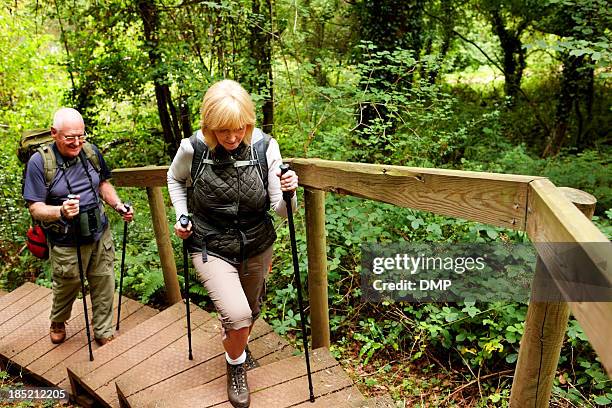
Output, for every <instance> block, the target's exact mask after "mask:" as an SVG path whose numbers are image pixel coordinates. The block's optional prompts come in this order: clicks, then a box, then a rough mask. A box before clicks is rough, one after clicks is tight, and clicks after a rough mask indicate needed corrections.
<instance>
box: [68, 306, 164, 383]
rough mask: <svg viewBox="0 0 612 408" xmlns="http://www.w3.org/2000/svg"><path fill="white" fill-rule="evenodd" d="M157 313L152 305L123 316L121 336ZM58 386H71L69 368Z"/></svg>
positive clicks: (69, 360)
mask: <svg viewBox="0 0 612 408" xmlns="http://www.w3.org/2000/svg"><path fill="white" fill-rule="evenodd" d="M157 313H159V311H158V310H156V309H153V308H152V307H147V306H145V307H142V308H140V309H139V310H137V311H136V312H135V313H132V314H131V315H129V316H127V317H126V318H125V319H124V318H123V316H121V329H120V331H119V336H121V335H122V334H126V333H127V332H128V331H130V330H131V329H133V328H135V327H137V326H138V325H140V324H141V323H143V322H144V321H146V320H148V319H151V318H152V317H153V316H155V315H156V314H157ZM119 338H121V337H118V338H117V340H119ZM111 344H112V343H109V344H107V345H106V346H105V347H104V348H106V347H109V346H110V345H111ZM104 348H103V349H100V351H101V350H104ZM96 358H97V357H96ZM80 360H81V362H83V359H82V358H81V359H80ZM87 361H89V360H87ZM94 361H95V360H94ZM70 362H71V359H68V360H66V362H65V364H66V365H68V364H69V363H70ZM57 386H58V387H60V388H63V389H68V390H69V389H70V388H71V385H70V379H69V378H68V370H66V372H65V373H64V378H63V379H62V380H61V381H60V382H59V384H57Z"/></svg>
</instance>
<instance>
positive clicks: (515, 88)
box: [491, 9, 525, 105]
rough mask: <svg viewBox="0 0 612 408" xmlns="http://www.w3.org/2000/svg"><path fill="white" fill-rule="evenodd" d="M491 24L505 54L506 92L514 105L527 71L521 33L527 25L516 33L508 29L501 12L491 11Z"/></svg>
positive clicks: (521, 25)
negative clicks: (525, 70) (524, 72)
mask: <svg viewBox="0 0 612 408" xmlns="http://www.w3.org/2000/svg"><path fill="white" fill-rule="evenodd" d="M491 23H492V25H493V30H494V32H495V34H497V36H498V37H499V41H500V44H501V47H502V50H503V53H504V58H503V61H504V77H505V82H504V91H505V93H506V96H507V97H509V98H510V104H511V105H513V104H514V102H515V100H516V97H517V96H518V94H519V91H520V89H521V79H522V77H523V71H524V69H525V50H524V49H523V44H522V43H521V33H522V32H523V30H524V27H525V24H524V23H521V24H520V25H519V27H518V28H517V29H516V30H515V31H511V30H508V29H506V27H505V24H504V20H503V18H502V16H501V13H500V10H499V9H496V10H492V11H491Z"/></svg>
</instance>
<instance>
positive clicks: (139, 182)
mask: <svg viewBox="0 0 612 408" xmlns="http://www.w3.org/2000/svg"><path fill="white" fill-rule="evenodd" d="M168 167H169V166H144V167H133V168H125V169H116V170H113V172H112V176H113V184H114V185H115V186H117V187H167V186H168V182H167V181H166V174H167V173H168Z"/></svg>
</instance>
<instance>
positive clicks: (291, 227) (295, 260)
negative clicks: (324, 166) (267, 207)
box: [280, 164, 315, 402]
mask: <svg viewBox="0 0 612 408" xmlns="http://www.w3.org/2000/svg"><path fill="white" fill-rule="evenodd" d="M280 169H281V176H282V175H283V174H285V173H286V172H288V171H289V165H288V164H283V165H281V166H280ZM292 196H293V194H292V193H291V192H289V191H283V199H284V200H285V204H286V206H287V220H288V221H289V237H290V238H291V254H292V256H293V273H294V275H295V283H296V287H297V295H298V305H299V307H300V323H301V324H302V341H303V343H304V353H305V354H306V372H307V373H308V389H309V391H310V402H315V397H314V392H313V390H312V374H311V373H310V357H309V355H308V337H307V336H306V321H305V319H304V301H303V300H302V282H301V279H300V267H299V264H298V255H297V244H296V242H295V227H294V225H293V208H292V207H291V197H292Z"/></svg>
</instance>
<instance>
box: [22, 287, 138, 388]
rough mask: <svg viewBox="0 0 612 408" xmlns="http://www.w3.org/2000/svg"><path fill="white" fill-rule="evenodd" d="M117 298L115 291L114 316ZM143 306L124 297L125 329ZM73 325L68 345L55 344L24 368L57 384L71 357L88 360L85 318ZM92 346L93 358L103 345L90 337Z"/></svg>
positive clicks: (116, 334) (117, 333) (63, 377)
mask: <svg viewBox="0 0 612 408" xmlns="http://www.w3.org/2000/svg"><path fill="white" fill-rule="evenodd" d="M117 300H118V295H117V294H116V293H115V302H114V303H113V307H114V309H115V316H116V310H117V306H118V304H117ZM87 303H88V310H91V309H90V307H89V305H90V304H91V302H89V301H88V302H87ZM143 307H144V306H143V305H142V304H140V303H138V302H135V301H133V300H129V299H127V298H124V300H123V304H122V309H123V312H122V313H121V321H122V322H123V324H124V325H125V326H126V327H125V330H126V331H127V330H128V329H129V324H128V323H129V318H130V316H132V315H133V314H134V313H135V312H137V311H138V310H140V309H142V308H143ZM90 316H91V314H90ZM74 326H76V327H75V328H73V329H74V330H75V333H74V335H73V336H72V337H71V338H70V346H68V345H66V346H64V345H65V344H67V343H68V341H65V342H64V343H62V344H60V345H58V346H56V347H55V348H54V349H53V350H52V351H51V352H49V353H47V354H45V355H44V356H43V357H41V358H39V359H38V360H36V361H35V362H34V363H32V364H30V365H29V366H28V367H26V368H27V369H28V370H29V371H31V372H33V373H34V374H36V375H37V376H38V377H41V378H44V379H45V381H46V382H47V383H49V384H54V385H57V384H59V383H61V382H62V381H64V380H65V379H66V378H67V376H68V373H67V371H66V365H67V364H68V363H69V362H70V361H72V360H73V359H78V360H87V361H89V357H88V353H87V333H86V330H85V319H83V317H82V315H81V318H80V319H78V320H76V321H75V322H74ZM90 327H91V326H90ZM122 333H125V331H122V332H116V333H115V336H117V337H119V336H121V334H122ZM92 335H93V333H92ZM92 348H93V350H94V359H95V352H96V351H97V350H99V349H101V348H103V347H100V346H98V345H97V344H96V343H95V342H94V341H93V339H92Z"/></svg>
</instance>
